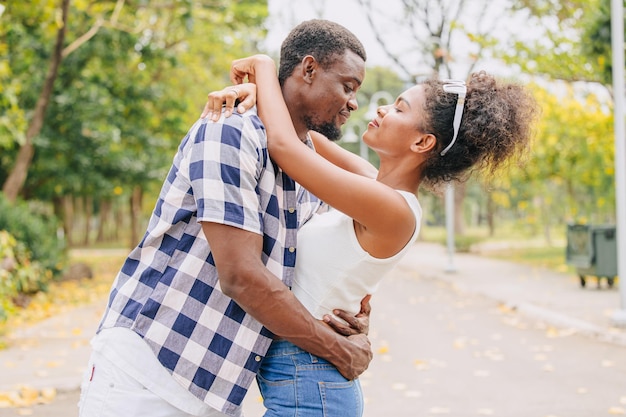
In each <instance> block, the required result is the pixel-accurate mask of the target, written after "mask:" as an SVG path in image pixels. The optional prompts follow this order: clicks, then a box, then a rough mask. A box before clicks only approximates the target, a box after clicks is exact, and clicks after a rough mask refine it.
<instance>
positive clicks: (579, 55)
mask: <svg viewBox="0 0 626 417" xmlns="http://www.w3.org/2000/svg"><path fill="white" fill-rule="evenodd" d="M516 6H517V7H516V8H517V10H518V11H521V12H524V13H526V14H527V16H528V17H527V20H526V22H525V24H526V25H527V26H528V27H532V28H534V30H533V34H535V35H536V36H534V37H531V38H530V39H529V33H527V32H523V35H524V37H523V38H522V37H521V36H520V37H517V38H513V40H512V41H510V42H508V43H501V44H500V46H499V48H498V49H499V52H498V53H497V54H496V55H497V56H499V57H501V58H503V59H504V60H505V62H507V63H509V64H515V65H518V66H519V67H520V68H521V69H522V71H524V72H526V73H530V74H542V75H546V76H549V77H551V78H554V79H560V80H567V81H591V82H600V83H603V84H605V85H606V84H610V83H611V33H610V32H611V29H610V20H611V16H610V7H609V6H610V0H567V1H561V0H517V1H516Z"/></svg>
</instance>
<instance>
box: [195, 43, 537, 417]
mask: <svg viewBox="0 0 626 417" xmlns="http://www.w3.org/2000/svg"><path fill="white" fill-rule="evenodd" d="M311 76H315V74H314V73H312V74H311ZM246 77H248V79H249V80H250V82H252V83H255V84H256V86H257V87H256V99H257V100H258V111H259V116H260V117H261V120H262V121H263V123H264V124H265V128H266V129H267V133H268V138H269V139H268V149H269V152H270V155H271V157H272V159H273V160H274V161H275V162H276V163H277V164H278V165H280V166H281V168H282V169H283V170H284V171H285V172H286V173H287V174H288V175H289V176H291V177H292V178H293V179H294V180H296V181H297V182H298V183H299V184H301V185H302V186H303V187H305V188H307V189H308V190H309V191H311V192H312V193H313V194H315V195H317V196H318V197H319V198H321V199H322V200H323V201H325V202H326V203H328V204H329V205H330V206H331V207H332V208H333V209H331V210H330V211H329V212H328V213H324V214H320V215H317V216H315V217H314V218H313V219H312V220H310V221H309V222H308V223H307V224H305V225H304V226H302V227H301V228H300V230H299V232H298V255H297V261H296V277H295V280H294V285H293V291H294V293H295V294H296V296H297V298H298V299H299V300H300V301H301V302H302V303H303V304H304V305H305V306H306V307H307V308H308V309H309V311H310V312H311V313H312V314H313V315H314V316H316V317H318V318H320V319H321V318H322V316H323V315H324V314H329V313H331V311H332V310H331V308H332V307H334V308H336V307H339V308H343V309H344V310H346V311H348V312H351V313H353V314H356V313H357V312H358V311H359V307H360V304H359V302H360V300H361V299H362V298H363V297H364V296H365V295H366V294H371V293H372V292H374V291H375V290H376V288H377V285H378V283H379V282H380V279H381V278H382V276H383V275H384V273H385V272H387V271H388V270H390V269H391V268H392V267H393V266H395V264H396V263H397V262H398V261H399V259H400V258H401V256H402V255H403V254H404V252H405V251H406V250H407V249H408V247H409V246H410V245H411V243H412V242H413V241H414V240H415V238H416V236H417V234H418V231H419V225H420V218H421V208H420V206H419V203H418V201H417V198H416V195H417V191H418V188H419V186H420V185H421V184H422V183H424V184H428V185H430V186H435V185H438V184H441V183H443V182H446V181H450V180H455V179H462V178H464V177H465V176H466V174H467V173H468V172H469V171H470V170H472V169H475V168H488V169H490V170H494V169H495V168H496V167H498V166H499V165H501V163H502V162H504V161H505V160H506V159H507V158H508V157H510V156H512V155H514V154H515V153H517V152H519V151H522V150H524V149H525V148H526V147H527V145H528V141H529V138H530V133H531V122H532V119H533V117H534V115H535V114H536V111H535V109H536V107H535V104H534V101H533V100H532V98H531V97H530V96H529V95H528V94H527V93H526V92H525V91H524V90H523V89H522V88H521V87H519V86H516V85H512V84H507V85H500V84H499V83H497V82H496V81H495V79H494V78H493V77H491V76H489V75H487V74H486V73H484V72H481V73H477V74H473V75H472V76H471V77H470V80H469V82H468V84H467V86H466V85H465V83H463V82H458V81H454V82H442V81H437V80H434V79H433V80H428V81H425V82H424V83H422V84H419V85H416V86H414V87H412V88H409V89H408V90H406V91H405V92H404V93H402V94H401V95H400V96H399V97H398V98H397V100H396V101H395V103H393V104H390V105H387V106H381V107H379V108H378V111H377V116H376V118H374V119H373V120H372V121H371V122H370V123H369V124H368V128H367V131H366V132H365V133H364V134H363V141H364V142H365V144H367V145H368V146H369V147H370V148H371V149H373V150H374V151H375V152H376V153H377V154H378V156H379V157H380V167H379V170H378V172H377V173H376V177H375V179H374V178H372V177H371V175H369V174H370V173H372V167H371V165H369V164H368V163H367V162H366V161H362V160H359V161H357V160H356V159H355V158H354V156H353V155H352V154H350V153H348V152H346V151H344V150H343V149H341V148H340V147H339V146H337V145H335V144H333V143H331V142H329V141H328V140H326V139H325V138H322V137H320V136H319V135H316V134H314V133H311V137H312V139H313V141H314V143H315V148H316V151H317V152H312V151H311V149H310V148H308V147H307V146H305V145H304V144H303V142H302V141H301V140H300V139H298V137H297V135H296V132H295V130H294V127H293V125H292V122H291V119H290V116H289V112H288V111H287V107H286V106H285V103H284V101H283V100H282V95H281V91H280V88H281V86H280V85H279V82H278V80H277V78H276V67H275V64H274V62H273V61H272V60H271V59H270V58H269V57H267V56H263V55H255V56H253V57H249V58H244V59H241V60H237V61H235V62H234V63H233V65H232V68H231V79H232V80H233V81H235V83H237V84H241V83H242V82H243V81H244V80H245V78H246ZM254 95H255V88H254V85H252V84H242V85H238V86H236V87H230V88H227V89H225V90H223V91H222V92H219V93H212V94H210V95H209V103H208V104H207V108H206V109H205V113H204V114H208V113H212V115H211V116H212V117H219V113H220V110H219V109H221V105H222V102H223V101H224V100H226V102H227V108H232V105H233V103H234V99H235V98H238V99H243V100H244V102H243V103H242V104H241V105H240V106H243V108H241V107H240V109H241V110H245V108H246V107H249V106H251V105H252V104H253V102H254V97H255V96H254ZM229 113H230V112H229ZM363 174H365V175H363ZM257 380H258V382H259V386H260V389H261V393H262V395H263V397H264V404H265V406H266V408H267V409H268V412H267V413H266V416H292V415H295V410H296V409H297V411H298V414H297V415H299V416H329V415H331V416H332V415H336V416H352V415H354V416H360V415H361V414H362V397H361V392H360V388H359V385H358V381H347V380H345V379H344V378H343V377H342V376H341V375H340V374H339V373H338V372H337V371H336V370H335V369H334V368H333V367H332V365H330V364H329V363H327V362H325V361H323V360H321V359H319V358H315V357H312V356H311V355H309V354H308V353H307V352H305V351H303V350H301V349H299V348H298V347H296V346H295V345H292V344H291V343H289V342H287V341H285V340H276V341H274V342H273V344H272V347H271V348H270V351H269V352H268V354H267V356H266V358H265V359H264V361H263V364H262V367H261V371H260V372H259V374H258V377H257Z"/></svg>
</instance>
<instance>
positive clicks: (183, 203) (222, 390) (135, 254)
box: [99, 109, 321, 414]
mask: <svg viewBox="0 0 626 417" xmlns="http://www.w3.org/2000/svg"><path fill="white" fill-rule="evenodd" d="M309 145H310V146H312V144H311V143H309ZM320 206H321V202H320V201H319V200H318V199H317V198H316V197H314V196H313V195H311V194H310V193H308V192H306V191H305V190H304V189H302V188H300V187H299V186H297V185H296V184H295V182H294V181H293V180H292V179H291V178H289V177H288V176H287V175H286V174H284V173H283V172H282V171H281V170H280V169H279V168H278V167H277V166H275V165H274V164H273V163H272V161H271V160H270V159H269V156H268V152H267V140H266V134H265V128H264V127H263V125H262V123H261V121H260V119H259V118H258V116H257V115H256V109H253V110H251V111H248V112H246V113H245V114H244V115H237V114H235V115H233V116H231V117H229V118H227V119H224V118H223V117H222V119H221V120H220V121H219V122H217V123H211V122H207V121H206V120H200V121H198V122H197V123H196V124H195V125H194V126H193V127H192V128H191V130H190V131H189V132H188V134H187V135H186V136H185V138H184V139H183V141H182V143H181V145H180V147H179V149H178V152H177V154H176V156H175V158H174V162H173V165H172V168H171V170H170V172H169V174H168V176H167V179H166V180H165V182H164V184H163V188H162V190H161V193H160V196H159V199H158V202H157V204H156V207H155V209H154V212H153V213H152V217H151V219H150V223H149V226H148V230H147V232H146V235H145V236H144V238H143V240H142V241H141V243H140V244H139V245H138V246H137V247H136V248H135V249H134V250H133V251H132V252H131V253H130V255H129V256H128V258H127V259H126V262H125V263H124V265H123V267H122V269H121V271H120V272H119V274H118V276H117V278H116V280H115V282H114V284H113V288H112V290H111V294H110V298H109V303H108V306H107V309H106V311H105V315H104V317H103V319H102V322H101V324H100V328H99V330H102V329H107V328H112V327H126V328H130V329H132V330H133V331H135V332H136V333H137V334H139V335H140V336H141V337H143V339H144V340H145V342H146V343H147V344H148V345H149V346H150V348H151V349H152V350H153V351H154V353H155V355H156V356H157V358H158V359H159V361H160V362H161V364H163V366H164V367H165V368H166V369H168V370H169V371H170V372H171V373H172V376H173V377H174V379H176V380H177V381H178V382H179V383H180V384H182V385H183V386H184V387H185V388H186V389H187V390H189V391H190V392H191V393H192V394H194V395H195V396H196V397H198V398H200V399H201V400H203V401H204V402H205V403H206V404H208V405H210V406H212V407H213V408H216V409H218V410H220V411H222V412H224V413H227V414H234V413H236V411H237V410H238V408H239V406H240V405H241V402H242V400H243V398H244V396H245V394H246V392H247V390H248V388H249V386H250V384H251V383H252V381H253V380H254V377H255V375H256V373H257V370H258V368H259V365H260V362H261V359H262V357H263V356H264V355H265V353H266V352H267V349H268V347H269V344H270V343H271V337H272V335H271V333H270V332H269V331H268V330H267V329H265V328H264V327H263V326H261V324H260V323H259V322H257V321H256V320H255V319H253V318H252V317H251V316H249V315H248V314H246V313H245V312H244V311H243V310H242V309H241V308H240V307H239V306H238V305H237V304H236V303H235V302H234V301H233V300H232V299H230V298H228V297H227V296H225V295H224V294H223V293H222V292H221V289H220V285H219V282H218V278H217V270H216V268H215V263H214V260H213V257H212V254H211V249H210V248H209V245H208V242H207V240H206V238H205V236H204V234H203V233H202V228H201V224H200V222H205V221H206V222H215V223H221V224H225V225H230V226H234V227H238V228H241V229H244V230H247V231H250V232H253V233H258V234H261V235H263V254H262V258H263V262H264V263H265V264H266V266H267V268H268V269H269V270H270V271H271V272H272V273H273V274H274V275H276V276H277V277H279V278H280V279H281V280H282V281H283V282H284V283H285V284H286V285H288V286H290V285H291V282H292V280H293V273H294V265H295V259H296V253H295V246H296V232H297V228H298V226H299V224H301V223H304V222H305V221H306V220H308V218H310V216H311V215H312V214H313V212H315V211H317V210H318V209H319V208H320Z"/></svg>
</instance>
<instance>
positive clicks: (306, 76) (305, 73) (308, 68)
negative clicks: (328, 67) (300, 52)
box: [301, 55, 318, 83]
mask: <svg viewBox="0 0 626 417" xmlns="http://www.w3.org/2000/svg"><path fill="white" fill-rule="evenodd" d="M317 66H318V62H317V60H316V59H315V58H314V57H313V56H312V55H307V56H305V57H304V58H303V59H302V69H301V71H302V73H301V76H302V79H303V80H304V82H306V83H311V82H312V81H313V77H314V76H315V72H316V71H317Z"/></svg>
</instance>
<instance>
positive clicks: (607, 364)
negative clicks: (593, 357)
mask: <svg viewBox="0 0 626 417" xmlns="http://www.w3.org/2000/svg"><path fill="white" fill-rule="evenodd" d="M601 365H602V367H603V368H611V367H612V366H613V362H611V361H609V360H603V361H602V363H601Z"/></svg>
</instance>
